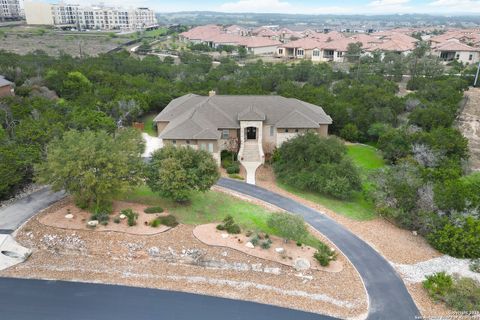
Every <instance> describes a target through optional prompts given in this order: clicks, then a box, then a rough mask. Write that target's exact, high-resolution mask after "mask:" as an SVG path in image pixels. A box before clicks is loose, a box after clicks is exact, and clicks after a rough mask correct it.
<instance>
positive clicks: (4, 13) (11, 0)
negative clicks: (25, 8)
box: [0, 0, 22, 21]
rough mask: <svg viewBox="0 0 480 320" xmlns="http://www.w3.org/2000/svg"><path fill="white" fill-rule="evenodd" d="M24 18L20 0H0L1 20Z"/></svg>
mask: <svg viewBox="0 0 480 320" xmlns="http://www.w3.org/2000/svg"><path fill="white" fill-rule="evenodd" d="M21 18H22V10H21V8H20V0H0V21H4V20H18V19H21Z"/></svg>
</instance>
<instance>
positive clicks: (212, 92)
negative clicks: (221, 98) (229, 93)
mask: <svg viewBox="0 0 480 320" xmlns="http://www.w3.org/2000/svg"><path fill="white" fill-rule="evenodd" d="M216 94H217V93H216V92H215V90H210V91H209V92H208V96H209V97H213V96H214V95H216Z"/></svg>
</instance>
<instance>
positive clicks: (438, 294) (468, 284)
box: [423, 272, 480, 312]
mask: <svg viewBox="0 0 480 320" xmlns="http://www.w3.org/2000/svg"><path fill="white" fill-rule="evenodd" d="M423 287H424V288H425V289H426V290H427V291H428V293H429V295H430V296H431V297H432V298H433V299H435V300H437V301H444V302H445V303H446V305H447V307H449V308H451V309H454V310H458V311H462V312H466V311H480V283H478V282H477V281H475V280H473V279H471V278H461V277H451V276H449V275H447V274H446V273H445V272H439V273H436V274H434V275H431V276H427V279H426V280H425V281H424V282H423Z"/></svg>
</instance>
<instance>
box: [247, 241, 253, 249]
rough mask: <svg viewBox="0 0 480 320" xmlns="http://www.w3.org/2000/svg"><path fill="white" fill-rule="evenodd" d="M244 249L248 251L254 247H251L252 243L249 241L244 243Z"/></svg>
mask: <svg viewBox="0 0 480 320" xmlns="http://www.w3.org/2000/svg"><path fill="white" fill-rule="evenodd" d="M245 247H247V248H250V249H253V248H255V246H254V245H253V243H251V242H250V241H249V242H247V243H245Z"/></svg>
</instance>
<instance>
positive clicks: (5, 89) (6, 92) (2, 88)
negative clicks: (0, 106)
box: [0, 75, 15, 98]
mask: <svg viewBox="0 0 480 320" xmlns="http://www.w3.org/2000/svg"><path fill="white" fill-rule="evenodd" d="M13 95H15V93H14V89H13V82H10V81H8V80H7V79H5V78H4V77H3V76H2V75H0V98H1V97H9V96H13Z"/></svg>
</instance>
